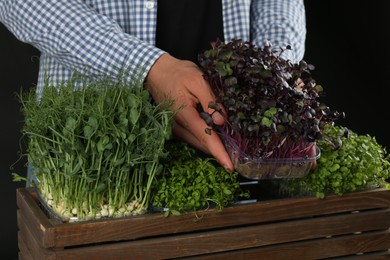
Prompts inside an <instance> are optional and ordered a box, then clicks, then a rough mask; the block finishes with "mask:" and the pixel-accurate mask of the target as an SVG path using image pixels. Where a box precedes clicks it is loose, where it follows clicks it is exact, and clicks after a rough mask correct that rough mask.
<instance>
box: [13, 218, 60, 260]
mask: <svg viewBox="0 0 390 260" xmlns="http://www.w3.org/2000/svg"><path fill="white" fill-rule="evenodd" d="M19 212H20V211H18V214H17V217H18V227H19V232H18V236H19V237H20V238H18V239H22V240H23V242H24V244H25V245H26V248H27V251H28V252H29V254H30V258H29V260H43V259H54V258H52V257H50V256H53V253H52V252H53V251H50V250H47V249H46V248H43V247H42V246H41V244H40V238H39V237H36V236H35V234H34V233H33V232H32V231H33V230H34V229H31V226H29V225H28V222H27V221H26V219H23V218H24V216H23V215H22V214H19ZM27 251H26V252H27Z"/></svg>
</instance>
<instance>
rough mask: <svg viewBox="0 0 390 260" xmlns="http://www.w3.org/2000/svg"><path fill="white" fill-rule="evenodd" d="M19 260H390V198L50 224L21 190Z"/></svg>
mask: <svg viewBox="0 0 390 260" xmlns="http://www.w3.org/2000/svg"><path fill="white" fill-rule="evenodd" d="M17 204H18V214H17V216H18V227H19V231H18V240H19V250H20V252H19V256H20V259H29V260H30V259H39V260H42V259H171V258H186V259H213V260H214V259H299V260H302V259H326V258H333V257H340V256H345V257H346V258H345V259H355V258H359V259H360V258H361V257H363V258H364V257H367V256H372V257H374V256H375V258H370V259H388V258H389V257H390V252H389V248H390V230H389V227H390V190H385V189H382V188H378V189H373V190H368V191H362V192H355V193H350V194H347V195H344V196H328V197H327V198H326V199H323V200H320V199H317V198H315V197H299V198H285V199H272V200H265V201H260V202H256V203H251V204H245V205H235V206H229V207H226V208H225V209H224V210H223V211H222V212H216V211H215V210H213V209H211V210H208V211H204V212H198V213H197V214H198V216H203V218H202V219H201V220H200V221H195V215H194V212H190V213H187V214H182V215H180V216H169V217H168V218H164V217H163V216H162V214H160V213H155V214H154V213H153V214H145V215H142V216H134V217H126V218H120V219H110V220H96V221H89V222H81V223H61V222H59V221H56V220H53V219H49V218H48V217H47V216H46V214H45V212H44V211H43V210H42V209H41V207H40V205H39V202H38V200H37V198H36V194H35V193H34V192H33V190H32V189H30V188H19V189H18V190H17ZM343 259H344V258H343Z"/></svg>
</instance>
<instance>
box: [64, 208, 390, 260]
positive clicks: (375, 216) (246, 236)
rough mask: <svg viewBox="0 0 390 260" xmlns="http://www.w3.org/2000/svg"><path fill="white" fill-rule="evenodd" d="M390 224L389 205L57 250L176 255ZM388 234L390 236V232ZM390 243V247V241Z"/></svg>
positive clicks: (103, 254) (66, 254) (117, 255)
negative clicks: (384, 208)
mask: <svg viewBox="0 0 390 260" xmlns="http://www.w3.org/2000/svg"><path fill="white" fill-rule="evenodd" d="M389 226H390V209H386V210H378V211H369V212H363V213H359V214H340V215H332V216H325V217H317V218H308V219H305V220H293V221H283V222H277V223H270V224H259V225H253V226H247V227H239V228H230V229H221V230H215V231H208V232H195V233H189V234H184V235H177V236H167V237H160V238H155V239H146V240H139V241H131V242H125V243H116V244H113V245H102V246H99V247H87V248H82V249H74V250H69V251H68V250H63V251H60V252H57V256H58V257H60V259H66V258H67V257H69V256H70V255H72V256H73V257H77V258H87V257H92V256H94V255H99V257H102V258H101V259H103V258H105V257H110V256H111V257H115V258H120V257H123V256H124V255H125V254H130V253H131V254H132V256H134V257H136V258H140V257H142V258H150V259H156V258H160V257H161V258H174V257H182V256H191V255H197V254H211V253H216V252H223V251H231V250H238V249H243V248H251V247H258V246H268V245H274V244H281V243H288V242H292V241H304V240H311V239H317V238H325V237H327V236H331V235H333V236H334V235H340V234H353V233H355V232H357V231H367V230H379V229H386V230H387V229H388V227H389ZM386 237H387V238H389V234H388V233H386ZM386 246H388V247H387V248H390V245H389V243H387V245H386ZM328 249H329V248H328ZM382 249H383V248H382ZM331 251H332V250H331ZM359 252H360V251H359Z"/></svg>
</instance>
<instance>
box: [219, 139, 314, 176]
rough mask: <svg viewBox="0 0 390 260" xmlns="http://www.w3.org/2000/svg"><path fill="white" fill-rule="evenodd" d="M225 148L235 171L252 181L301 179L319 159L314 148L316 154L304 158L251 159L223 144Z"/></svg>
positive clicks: (228, 143) (227, 143) (229, 144)
mask: <svg viewBox="0 0 390 260" xmlns="http://www.w3.org/2000/svg"><path fill="white" fill-rule="evenodd" d="M224 144H225V148H226V150H227V152H228V154H229V156H230V158H231V160H232V162H233V165H234V167H235V170H236V171H237V172H238V173H239V174H241V175H242V176H244V177H246V178H248V179H252V180H262V179H282V178H302V177H304V176H306V175H307V174H308V173H309V171H310V169H311V168H312V166H313V163H315V161H316V160H317V159H318V158H320V156H321V152H320V149H319V148H318V147H317V146H315V149H316V154H315V156H313V157H305V158H272V159H263V158H253V157H250V156H248V155H246V154H245V153H243V152H242V151H240V150H239V149H238V148H237V147H235V146H234V145H233V144H231V143H230V142H224Z"/></svg>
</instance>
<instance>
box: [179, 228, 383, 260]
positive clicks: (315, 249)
mask: <svg viewBox="0 0 390 260" xmlns="http://www.w3.org/2000/svg"><path fill="white" fill-rule="evenodd" d="M388 248H390V232H389V231H388V230H386V231H380V232H370V233H363V234H359V235H347V236H341V237H336V238H328V239H327V238H323V239H315V240H309V241H304V242H294V243H287V244H281V245H276V246H267V247H258V248H251V249H246V250H236V251H230V252H223V253H218V254H210V255H203V256H196V257H189V258H186V259H188V260H226V259H235V260H240V259H273V260H285V259H299V260H305V259H308V260H312V259H326V258H333V257H342V256H348V257H342V258H337V259H339V260H341V259H343V260H347V259H348V260H352V259H362V258H364V259H389V258H390V253H389V251H388V250H387V249H388ZM382 250H383V251H382ZM374 251H381V252H378V253H377V252H375V253H367V252H374ZM358 253H364V254H362V255H360V254H359V255H356V254H358ZM354 254H355V256H351V255H354Z"/></svg>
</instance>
